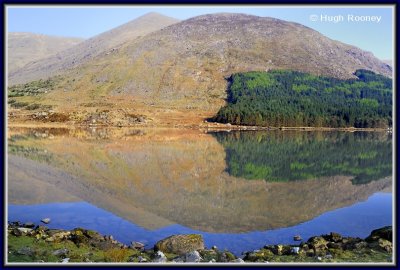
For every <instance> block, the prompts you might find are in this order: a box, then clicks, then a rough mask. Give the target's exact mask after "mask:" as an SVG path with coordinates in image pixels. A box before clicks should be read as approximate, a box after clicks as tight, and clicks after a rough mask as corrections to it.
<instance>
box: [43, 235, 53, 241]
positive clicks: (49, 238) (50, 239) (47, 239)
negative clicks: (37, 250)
mask: <svg viewBox="0 0 400 270" xmlns="http://www.w3.org/2000/svg"><path fill="white" fill-rule="evenodd" d="M45 241H46V242H54V237H53V236H50V237H47V238H46V239H45Z"/></svg>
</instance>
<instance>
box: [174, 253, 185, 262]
mask: <svg viewBox="0 0 400 270" xmlns="http://www.w3.org/2000/svg"><path fill="white" fill-rule="evenodd" d="M172 262H174V263H184V262H185V255H182V256H178V257H176V258H174V259H173V260H172Z"/></svg>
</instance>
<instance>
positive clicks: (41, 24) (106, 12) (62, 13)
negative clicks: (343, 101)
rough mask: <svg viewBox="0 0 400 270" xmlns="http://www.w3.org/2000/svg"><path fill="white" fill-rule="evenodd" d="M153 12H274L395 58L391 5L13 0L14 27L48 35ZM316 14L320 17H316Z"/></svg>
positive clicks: (86, 30)
mask: <svg viewBox="0 0 400 270" xmlns="http://www.w3.org/2000/svg"><path fill="white" fill-rule="evenodd" d="M148 12H158V13H161V14H164V15H167V16H170V17H174V18H177V19H181V20H184V19H188V18H190V17H194V16H197V15H202V14H209V13H216V12H237V13H246V14H253V15H257V16H263V17H264V16H268V17H275V18H279V19H283V20H287V21H292V22H297V23H301V24H303V25H306V26H308V27H310V28H313V29H315V30H317V31H318V32H320V33H322V34H324V35H326V36H328V37H329V38H332V39H335V40H339V41H342V42H344V43H347V44H351V45H355V46H357V47H359V48H361V49H364V50H367V51H370V52H372V53H374V54H375V56H377V57H378V58H380V59H393V36H392V35H393V33H392V32H393V23H392V21H393V16H392V9H391V7H390V6H380V7H376V6H375V7H371V8H359V7H358V8H351V7H345V8H338V7H334V8H328V7H324V8H312V7H280V8H278V7H273V6H266V5H264V6H224V7H218V8H217V7H204V6H203V7H199V6H197V7H196V6H190V7H184V6H168V7H166V6H164V7H162V6H161V7H160V6H159V7H148V6H147V7H146V6H125V7H120V6H119V7H118V6H115V7H110V6H105V7H93V6H91V7H83V6H76V7H71V6H70V7H40V6H35V7H25V8H21V7H13V6H8V18H7V23H8V25H7V27H8V29H7V30H8V31H9V32H33V33H41V34H47V35H57V36H69V37H82V38H89V37H92V36H95V35H97V34H100V33H102V32H104V31H107V30H110V29H112V28H114V27H117V26H119V25H121V24H123V23H126V22H128V21H130V20H133V19H135V18H137V17H139V16H141V15H144V14H146V13H148ZM311 15H317V18H318V20H317V21H312V20H311V19H310V16H311ZM321 15H323V16H324V15H328V16H339V15H341V16H342V18H343V21H340V22H338V23H334V22H322V21H321V19H320V18H321ZM348 15H355V16H381V20H380V22H354V21H353V22H351V21H348Z"/></svg>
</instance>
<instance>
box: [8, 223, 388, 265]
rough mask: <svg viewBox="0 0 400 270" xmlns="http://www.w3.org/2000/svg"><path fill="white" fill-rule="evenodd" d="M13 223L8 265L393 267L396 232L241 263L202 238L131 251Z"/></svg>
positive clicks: (317, 241)
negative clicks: (360, 264)
mask: <svg viewBox="0 0 400 270" xmlns="http://www.w3.org/2000/svg"><path fill="white" fill-rule="evenodd" d="M24 225H25V224H21V223H19V222H13V223H9V224H8V227H7V234H8V261H9V262H59V263H61V262H62V263H70V262H132V263H148V262H150V263H206V262H207V263H214V262H224V263H243V262H246V263H248V262H257V263H260V262H263V263H267V262H268V263H273V262H316V263H317V262H386V263H389V262H392V261H393V256H392V252H393V245H392V237H393V234H392V227H384V228H380V229H377V230H374V231H372V233H371V235H369V236H368V237H367V238H365V239H361V238H357V237H356V238H355V237H343V236H342V235H340V234H338V233H334V232H332V233H330V234H327V235H321V236H314V237H311V238H309V239H308V240H307V241H306V242H301V243H300V244H298V245H279V244H278V245H266V246H264V247H263V248H261V249H259V250H254V251H249V252H245V253H244V255H243V256H241V257H240V258H238V257H237V256H235V255H234V254H232V253H231V252H229V251H227V250H224V251H220V250H218V248H217V247H215V246H213V247H212V248H211V249H206V248H205V247H204V240H203V237H202V236H201V235H198V234H187V235H173V236H170V237H167V238H165V239H163V240H160V241H159V242H157V244H156V245H155V246H154V248H150V249H145V245H144V244H142V243H139V242H135V241H132V244H131V245H130V246H129V247H128V246H127V245H125V244H123V243H120V242H118V241H117V240H115V239H113V237H112V236H103V235H101V234H99V233H98V232H95V231H92V230H86V229H83V228H75V229H73V230H56V229H49V228H47V227H45V226H42V225H39V226H34V227H33V228H32V226H31V224H28V225H29V227H31V228H27V227H23V226H24Z"/></svg>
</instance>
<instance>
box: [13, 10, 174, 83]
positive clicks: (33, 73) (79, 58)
mask: <svg viewBox="0 0 400 270" xmlns="http://www.w3.org/2000/svg"><path fill="white" fill-rule="evenodd" d="M178 21H179V20H177V19H174V18H170V17H167V16H164V15H161V14H158V13H154V12H152V13H148V14H145V15H143V16H141V17H139V18H137V19H135V20H132V21H130V22H128V23H126V24H123V25H121V26H119V27H117V28H114V29H111V30H110V31H107V32H104V33H102V34H100V35H97V36H95V37H93V38H90V39H87V40H85V41H84V42H82V43H80V44H78V45H77V46H73V47H71V48H69V49H66V50H62V51H61V50H60V51H59V53H57V54H56V55H53V56H51V57H47V58H45V59H42V60H41V61H37V62H35V63H31V64H30V65H27V66H25V67H24V68H22V69H20V70H17V71H15V72H11V73H10V76H9V82H10V83H11V84H13V83H23V82H28V81H32V80H36V79H41V78H47V77H50V76H53V75H55V74H58V73H60V72H61V71H63V70H66V69H69V68H74V67H76V66H78V65H80V64H82V63H85V62H86V61H88V60H90V59H92V58H94V57H96V56H98V55H101V54H103V55H107V54H109V53H110V52H114V51H115V50H117V47H118V46H119V45H121V44H123V43H125V42H127V41H132V40H134V39H136V38H139V37H140V36H144V35H146V34H148V33H151V32H153V31H156V30H159V29H161V28H164V27H166V26H168V25H171V24H174V23H177V22H178Z"/></svg>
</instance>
